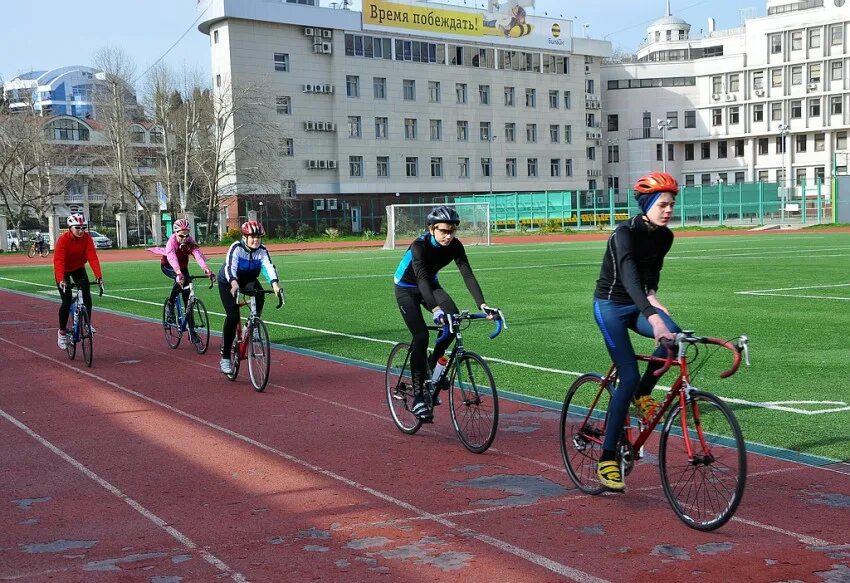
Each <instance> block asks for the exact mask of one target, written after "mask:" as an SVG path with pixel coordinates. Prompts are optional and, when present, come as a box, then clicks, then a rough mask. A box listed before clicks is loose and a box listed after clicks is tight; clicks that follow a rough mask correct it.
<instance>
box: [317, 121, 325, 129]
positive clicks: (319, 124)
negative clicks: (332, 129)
mask: <svg viewBox="0 0 850 583" xmlns="http://www.w3.org/2000/svg"><path fill="white" fill-rule="evenodd" d="M316 131H317V132H323V131H325V122H323V121H317V122H316Z"/></svg>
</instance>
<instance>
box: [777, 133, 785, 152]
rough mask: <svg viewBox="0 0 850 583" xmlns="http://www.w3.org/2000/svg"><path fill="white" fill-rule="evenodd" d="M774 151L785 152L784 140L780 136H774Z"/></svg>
mask: <svg viewBox="0 0 850 583" xmlns="http://www.w3.org/2000/svg"><path fill="white" fill-rule="evenodd" d="M776 153H777V154H784V153H785V140H784V139H783V137H782V136H777V137H776Z"/></svg>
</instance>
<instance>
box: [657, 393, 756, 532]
mask: <svg viewBox="0 0 850 583" xmlns="http://www.w3.org/2000/svg"><path fill="white" fill-rule="evenodd" d="M685 416H686V419H685V422H686V423H687V429H686V431H687V436H688V439H689V441H690V446H691V449H692V452H693V453H692V455H691V456H689V455H688V452H687V449H686V442H685V439H684V437H683V435H682V409H681V408H680V407H674V408H673V409H672V410H671V411H670V413H669V414H668V415H667V419H666V420H665V422H664V428H663V429H662V431H661V440H660V442H659V444H658V466H659V469H660V471H661V484H662V485H663V486H664V494H665V495H666V496H667V500H669V501H670V505H671V506H672V507H673V511H674V512H675V513H676V516H678V517H679V518H680V519H681V520H682V522H684V523H685V524H687V525H688V526H690V527H691V528H695V529H697V530H703V531H708V530H714V529H716V528H719V527H721V526H723V524H725V523H726V521H728V520H729V519H730V518H732V515H733V514H735V510H736V509H737V508H738V504H740V503H741V497H742V496H743V494H744V485H745V483H746V479H747V451H746V446H745V443H744V436H743V434H742V433H741V428H740V427H739V426H738V421H737V420H736V419H735V415H734V413H732V410H731V409H729V407H728V405H726V403H724V402H723V401H721V400H720V399H719V398H718V397H715V396H714V395H712V394H711V393H704V392H702V391H693V392H691V394H690V397H689V400H688V404H687V409H686V415H685Z"/></svg>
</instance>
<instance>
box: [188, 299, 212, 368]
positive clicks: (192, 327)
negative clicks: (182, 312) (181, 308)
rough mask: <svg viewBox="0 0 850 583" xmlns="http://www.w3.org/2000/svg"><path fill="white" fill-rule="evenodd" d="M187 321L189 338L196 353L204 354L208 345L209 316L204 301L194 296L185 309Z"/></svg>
mask: <svg viewBox="0 0 850 583" xmlns="http://www.w3.org/2000/svg"><path fill="white" fill-rule="evenodd" d="M186 317H187V318H188V322H189V340H190V341H191V342H192V345H193V346H194V347H195V351H196V352H197V353H198V354H204V353H205V352H206V351H207V348H208V347H209V345H210V318H209V316H208V315H207V307H206V306H205V305H204V302H202V301H201V300H199V299H197V298H195V299H194V300H192V301H191V302H190V304H189V309H188V310H187V311H186Z"/></svg>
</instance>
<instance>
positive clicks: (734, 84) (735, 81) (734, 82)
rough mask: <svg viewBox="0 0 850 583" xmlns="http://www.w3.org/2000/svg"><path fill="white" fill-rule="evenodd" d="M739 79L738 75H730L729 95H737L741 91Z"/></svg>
mask: <svg viewBox="0 0 850 583" xmlns="http://www.w3.org/2000/svg"><path fill="white" fill-rule="evenodd" d="M739 78H740V77H739V75H738V74H737V73H733V74H731V75H729V93H737V92H738V91H739V90H740V85H739V83H740V81H739Z"/></svg>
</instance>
